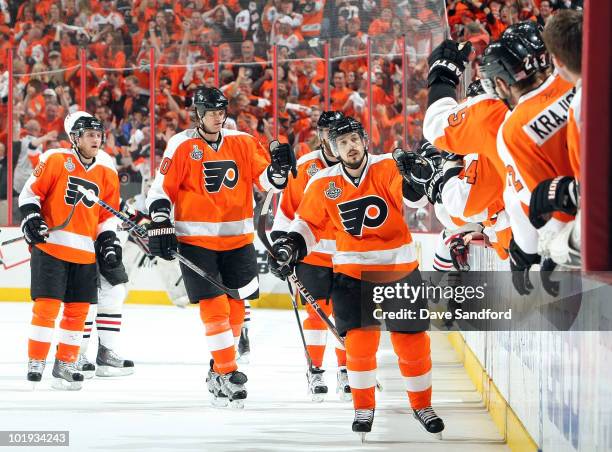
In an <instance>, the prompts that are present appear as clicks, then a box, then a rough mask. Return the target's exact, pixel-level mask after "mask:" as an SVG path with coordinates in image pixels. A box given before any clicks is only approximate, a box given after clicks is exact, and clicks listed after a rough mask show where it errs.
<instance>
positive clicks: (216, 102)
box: [193, 86, 229, 116]
mask: <svg viewBox="0 0 612 452" xmlns="http://www.w3.org/2000/svg"><path fill="white" fill-rule="evenodd" d="M228 104H229V101H228V100H227V97H225V94H223V93H222V92H221V90H220V89H217V88H207V87H205V86H198V87H197V88H196V89H195V91H194V93H193V105H194V107H195V109H196V111H197V112H198V114H199V115H200V116H204V113H205V112H207V111H212V110H225V109H227V105H228Z"/></svg>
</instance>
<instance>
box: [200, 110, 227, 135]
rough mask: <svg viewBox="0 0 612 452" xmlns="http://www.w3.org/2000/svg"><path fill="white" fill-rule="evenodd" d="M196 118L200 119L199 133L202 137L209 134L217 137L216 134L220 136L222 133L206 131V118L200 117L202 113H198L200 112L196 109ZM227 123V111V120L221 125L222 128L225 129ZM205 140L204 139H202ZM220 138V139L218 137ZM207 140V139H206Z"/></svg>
mask: <svg viewBox="0 0 612 452" xmlns="http://www.w3.org/2000/svg"><path fill="white" fill-rule="evenodd" d="M196 116H197V117H198V132H199V133H200V135H202V134H203V133H204V134H208V135H215V134H220V133H221V131H219V132H210V131H208V130H206V126H204V117H203V116H200V113H199V112H198V110H197V109H196ZM225 121H227V110H226V111H225V119H224V120H223V124H221V128H223V126H224V125H225ZM202 138H204V137H202ZM217 138H219V137H217ZM204 139H205V138H204Z"/></svg>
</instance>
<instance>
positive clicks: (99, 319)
mask: <svg viewBox="0 0 612 452" xmlns="http://www.w3.org/2000/svg"><path fill="white" fill-rule="evenodd" d="M117 235H118V238H117V242H118V244H119V245H120V246H121V248H122V249H123V248H124V247H125V245H126V242H127V238H128V237H127V235H128V234H127V232H120V233H118V234H117ZM99 273H100V287H99V288H98V303H97V304H93V303H92V304H91V306H90V307H89V312H88V314H87V319H86V320H85V330H84V332H83V341H82V342H81V349H80V351H79V359H78V362H77V368H78V370H79V371H80V372H81V373H82V374H83V375H84V376H85V378H92V377H93V376H94V373H95V375H96V376H98V377H117V376H123V375H131V374H133V373H134V362H133V361H131V360H128V359H123V358H121V357H120V356H119V355H118V354H117V351H116V350H117V349H118V345H119V333H120V332H121V323H122V318H123V315H122V311H123V302H124V301H125V298H126V296H127V288H126V285H125V284H126V283H127V282H128V276H127V272H126V270H125V267H124V265H123V260H121V264H120V265H118V266H117V267H114V268H107V267H105V266H99ZM94 321H95V323H96V331H97V333H98V352H97V354H96V365H97V368H96V365H94V364H93V363H91V362H89V360H88V359H87V350H88V348H89V340H90V337H91V332H92V329H93V324H94Z"/></svg>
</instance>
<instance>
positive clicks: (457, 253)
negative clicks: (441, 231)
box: [449, 234, 470, 272]
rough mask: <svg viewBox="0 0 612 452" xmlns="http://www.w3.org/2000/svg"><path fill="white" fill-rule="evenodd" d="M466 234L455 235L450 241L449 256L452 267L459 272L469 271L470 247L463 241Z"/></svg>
mask: <svg viewBox="0 0 612 452" xmlns="http://www.w3.org/2000/svg"><path fill="white" fill-rule="evenodd" d="M465 235H466V234H455V235H453V236H452V237H451V239H450V246H449V248H450V256H451V260H452V261H453V265H454V266H455V268H456V269H457V270H458V271H460V272H468V271H470V264H469V263H468V257H469V255H470V247H469V245H468V243H466V241H465Z"/></svg>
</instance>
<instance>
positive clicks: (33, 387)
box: [28, 381, 40, 391]
mask: <svg viewBox="0 0 612 452" xmlns="http://www.w3.org/2000/svg"><path fill="white" fill-rule="evenodd" d="M39 384H40V381H28V386H29V388H30V391H36V390H37V389H38V385H39Z"/></svg>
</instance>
